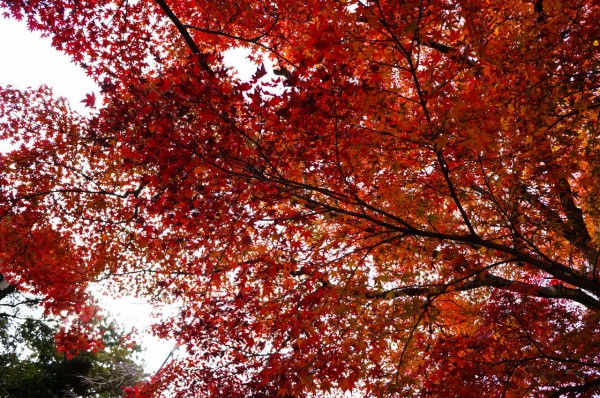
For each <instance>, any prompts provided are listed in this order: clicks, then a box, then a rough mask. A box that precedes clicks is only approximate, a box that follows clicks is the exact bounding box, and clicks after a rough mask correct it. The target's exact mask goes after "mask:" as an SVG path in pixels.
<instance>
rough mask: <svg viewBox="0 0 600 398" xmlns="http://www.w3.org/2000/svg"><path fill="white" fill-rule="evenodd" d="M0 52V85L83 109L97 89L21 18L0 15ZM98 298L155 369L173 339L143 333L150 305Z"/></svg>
mask: <svg viewBox="0 0 600 398" xmlns="http://www.w3.org/2000/svg"><path fill="white" fill-rule="evenodd" d="M0 54H2V56H1V57H0V84H2V85H7V84H11V85H14V86H17V87H20V88H25V87H37V86H39V85H42V84H45V85H47V86H50V87H52V89H53V90H54V93H55V94H56V95H58V96H64V97H66V98H67V99H68V100H69V101H70V103H71V107H72V108H74V109H75V110H78V111H83V112H85V110H84V105H83V104H82V103H81V100H82V99H84V98H85V95H86V94H87V93H91V92H96V93H98V91H99V90H98V87H97V86H96V85H95V84H94V82H93V81H91V80H90V79H89V78H88V77H87V76H86V74H85V72H84V70H83V69H82V68H80V67H78V66H76V65H73V64H71V63H70V61H69V58H68V57H67V56H65V55H63V54H61V53H59V52H57V51H55V50H54V49H53V48H52V47H51V45H50V39H48V38H45V39H42V38H40V36H39V35H38V34H36V33H32V32H29V31H28V30H27V27H26V25H25V24H24V23H22V22H16V21H13V20H6V19H2V17H0ZM99 298H100V299H101V300H102V304H103V306H105V308H106V309H107V312H108V314H109V315H110V316H111V317H113V318H114V319H117V320H118V321H119V322H120V323H122V324H123V325H124V326H125V327H136V328H138V329H140V330H141V331H142V333H141V336H140V339H139V342H140V343H141V344H142V345H143V346H144V348H145V349H146V352H145V354H144V355H143V359H144V361H145V363H146V371H148V372H154V371H156V370H157V369H158V368H159V367H160V365H161V364H162V363H163V361H164V360H165V358H166V357H167V356H168V355H169V352H170V351H171V349H172V348H173V346H174V343H173V342H163V341H159V340H156V339H153V338H150V336H149V335H148V333H143V329H144V327H147V326H148V325H149V323H150V313H151V311H152V308H151V307H150V306H148V305H146V304H145V303H143V302H142V301H141V300H136V299H133V298H126V299H120V300H111V299H109V298H101V297H99Z"/></svg>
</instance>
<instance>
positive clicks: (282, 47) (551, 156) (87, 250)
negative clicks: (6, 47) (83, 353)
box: [0, 0, 600, 397]
mask: <svg viewBox="0 0 600 398" xmlns="http://www.w3.org/2000/svg"><path fill="white" fill-rule="evenodd" d="M0 6H1V7H2V9H3V10H4V12H5V13H6V14H7V15H10V16H12V17H15V18H18V19H24V20H26V21H27V23H28V24H29V26H30V27H31V29H35V30H39V31H41V32H43V34H45V35H49V36H51V37H52V40H53V44H54V45H55V46H56V48H58V49H60V50H62V51H64V52H65V53H67V54H69V55H70V56H71V57H72V58H73V61H74V62H78V63H80V64H81V65H82V66H84V67H85V68H87V70H88V73H89V74H90V75H91V76H92V77H93V78H95V79H96V81H97V82H98V84H99V86H100V87H101V89H102V93H101V94H102V96H101V97H102V101H97V100H96V97H95V94H88V96H86V98H85V99H84V100H83V101H82V102H83V103H84V104H86V105H87V106H88V107H90V108H92V110H91V114H90V115H89V116H86V117H84V116H80V115H77V114H75V113H74V112H72V111H71V110H70V109H69V108H68V106H67V104H66V103H65V102H64V101H63V100H60V99H58V100H57V99H53V97H52V93H51V92H50V91H49V90H48V89H47V88H40V89H34V90H17V89H15V88H11V87H3V88H1V89H0V139H1V140H4V141H7V142H10V143H11V144H12V147H13V148H14V149H12V150H11V151H9V152H7V153H4V154H3V155H2V157H1V158H0V162H1V163H2V166H1V167H0V232H1V234H2V237H3V243H4V244H3V246H2V247H1V248H0V259H1V260H2V262H1V263H0V267H1V269H0V271H1V272H2V274H3V275H5V276H6V277H7V279H8V280H11V281H12V283H14V284H17V285H18V286H19V288H21V289H28V290H32V291H35V292H37V293H39V294H42V295H44V296H45V297H46V306H47V308H48V310H49V311H55V312H57V313H60V312H61V311H65V310H67V311H77V310H78V309H81V308H85V305H87V304H86V303H88V302H89V298H88V297H87V294H86V287H87V285H88V284H89V283H90V282H92V281H95V280H99V279H110V280H111V281H112V286H114V288H115V290H117V291H118V290H121V291H127V292H130V293H134V294H138V295H140V296H144V297H147V298H148V299H149V300H151V301H152V302H153V303H156V304H164V303H169V304H172V305H176V306H177V307H178V312H177V314H176V315H175V316H172V317H169V318H166V319H162V320H160V321H159V322H157V324H156V325H155V328H154V331H155V333H156V334H157V335H159V336H162V337H169V338H173V339H175V340H176V341H177V343H178V345H179V347H181V350H183V352H184V353H183V354H182V355H180V357H179V358H178V359H173V360H171V361H169V362H168V363H167V364H166V366H165V367H163V368H162V369H161V371H160V372H159V373H158V374H156V375H155V376H154V377H153V378H152V379H151V380H148V381H147V382H145V383H144V384H142V385H140V386H138V387H137V388H136V389H132V390H130V391H129V393H130V394H131V395H132V396H136V395H137V396H161V395H169V394H179V396H189V397H194V396H198V397H203V396H207V397H218V396H222V397H277V396H279V397H308V396H340V395H343V393H345V392H351V393H354V394H357V395H360V396H373V397H382V396H386V397H387V396H398V397H404V396H439V397H446V396H510V397H522V396H556V397H558V396H582V397H584V396H587V397H591V396H593V395H594V394H595V393H598V390H599V389H600V371H599V370H598V369H599V367H600V344H599V343H600V341H599V339H598V336H599V335H600V333H599V332H600V330H599V326H598V325H599V317H598V312H599V310H600V300H599V299H598V297H599V295H600V279H599V269H598V261H599V253H600V252H599V247H600V230H599V220H600V202H599V201H598V197H600V183H599V180H598V177H599V175H600V162H599V159H600V125H599V123H598V120H599V119H598V118H599V114H598V110H599V109H600V98H599V97H600V96H599V89H600V84H599V81H600V45H599V44H598V40H599V38H600V24H598V21H600V6H599V5H598V4H597V2H595V1H592V0H579V1H576V2H561V1H557V0H537V1H535V2H534V3H532V2H522V1H513V0H509V1H506V0H503V1H499V0H483V1H482V0H478V1H470V0H432V1H426V2H424V1H421V0H419V1H417V0H407V1H402V2H399V1H391V0H390V1H388V0H367V1H353V0H349V1H331V2H323V1H313V0H309V1H305V2H293V1H292V2H290V1H280V0H274V1H247V2H239V1H234V0H220V1H218V2H217V1H210V0H194V1H192V0H189V1H188V0H186V1H168V0H154V1H150V0H146V1H136V2H115V3H113V2H112V1H109V0H85V1H81V0H78V1H75V0H59V1H54V2H51V3H49V2H47V1H38V0H30V1H21V0H10V1H9V0H3V1H0ZM237 47H245V48H248V49H249V50H250V51H251V59H252V60H254V61H256V63H257V64H258V65H260V66H257V67H256V72H255V73H254V75H253V77H252V78H251V79H250V80H249V81H240V80H239V79H238V78H236V76H235V73H234V71H232V70H230V69H228V68H227V67H226V66H225V65H224V63H223V55H224V54H225V52H226V51H227V50H229V49H232V48H237ZM265 65H266V66H265ZM271 66H272V67H271ZM98 102H101V104H100V103H98ZM94 107H95V108H94Z"/></svg>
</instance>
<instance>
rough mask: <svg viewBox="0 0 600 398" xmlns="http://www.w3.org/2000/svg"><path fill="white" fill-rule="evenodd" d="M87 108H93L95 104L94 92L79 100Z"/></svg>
mask: <svg viewBox="0 0 600 398" xmlns="http://www.w3.org/2000/svg"><path fill="white" fill-rule="evenodd" d="M81 103H83V104H85V106H86V107H88V108H94V107H95V104H96V94H94V93H91V94H86V95H85V98H84V99H83V100H82V101H81Z"/></svg>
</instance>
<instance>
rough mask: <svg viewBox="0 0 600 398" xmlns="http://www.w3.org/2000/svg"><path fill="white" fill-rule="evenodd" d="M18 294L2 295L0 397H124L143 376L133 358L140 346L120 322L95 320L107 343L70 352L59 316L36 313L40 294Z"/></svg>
mask: <svg viewBox="0 0 600 398" xmlns="http://www.w3.org/2000/svg"><path fill="white" fill-rule="evenodd" d="M15 296H18V294H11V295H10V296H9V297H7V298H5V299H4V300H2V301H0V306H1V307H3V308H2V309H1V310H0V369H1V370H0V397H3V398H4V397H6V398H31V397H48V398H54V397H56V398H59V397H60V398H63V397H64V398H67V397H98V398H101V397H106V398H108V397H119V396H123V395H124V388H126V387H127V386H131V385H133V384H134V383H136V382H137V381H139V380H140V379H141V378H142V376H143V370H142V367H141V366H140V365H139V364H138V363H136V361H135V359H134V358H135V353H136V352H139V351H140V347H139V346H138V345H133V344H131V343H128V342H127V337H126V334H125V333H124V331H123V330H122V329H121V328H120V327H119V326H118V325H117V324H116V323H115V322H112V321H109V320H108V319H107V318H101V319H100V320H96V321H95V322H98V324H97V325H96V326H97V328H98V329H99V330H100V334H101V336H102V346H103V347H102V349H98V350H93V351H82V352H78V353H76V354H75V355H72V356H71V355H65V354H64V353H62V352H60V351H59V350H57V344H56V337H57V335H58V334H59V331H60V328H59V325H58V323H57V321H55V320H53V319H50V318H47V317H43V316H35V315H34V313H35V308H34V306H35V300H30V299H26V298H25V299H23V298H22V297H20V298H17V297H15ZM23 305H24V306H26V308H25V309H23V308H19V311H18V312H17V311H15V310H14V308H17V307H22V306H23ZM8 309H10V310H8ZM23 313H25V314H27V315H26V316H23Z"/></svg>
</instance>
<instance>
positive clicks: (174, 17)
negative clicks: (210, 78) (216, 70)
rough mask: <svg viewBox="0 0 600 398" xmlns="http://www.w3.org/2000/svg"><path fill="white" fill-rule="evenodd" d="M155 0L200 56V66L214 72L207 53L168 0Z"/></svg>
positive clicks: (195, 53)
mask: <svg viewBox="0 0 600 398" xmlns="http://www.w3.org/2000/svg"><path fill="white" fill-rule="evenodd" d="M155 1H156V4H158V6H159V7H160V8H161V9H162V10H163V12H164V13H165V14H166V15H167V17H169V19H170V20H171V21H172V22H173V24H174V25H175V27H176V28H177V30H178V31H179V34H180V35H181V37H183V40H185V43H186V44H187V46H188V47H189V48H190V50H192V53H193V54H194V55H196V56H198V61H199V62H200V66H202V69H204V70H205V71H207V72H212V69H210V66H208V63H207V62H206V55H205V54H204V53H202V52H201V51H200V48H198V45H197V44H196V42H195V41H194V39H193V38H192V36H191V35H190V32H188V31H187V29H186V27H185V25H184V24H183V23H182V22H181V21H180V20H179V18H178V17H177V15H175V13H174V12H173V10H171V8H170V7H169V5H168V4H167V3H166V1H164V0H155Z"/></svg>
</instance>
